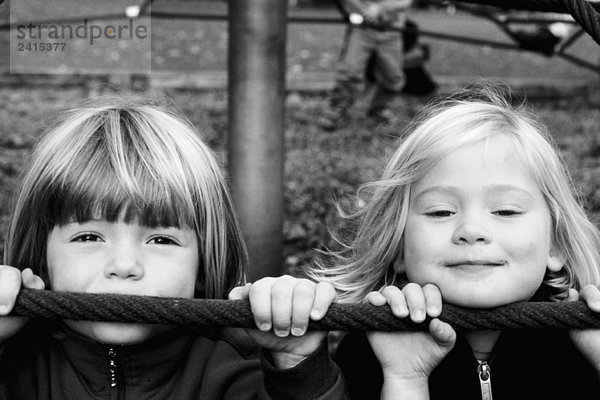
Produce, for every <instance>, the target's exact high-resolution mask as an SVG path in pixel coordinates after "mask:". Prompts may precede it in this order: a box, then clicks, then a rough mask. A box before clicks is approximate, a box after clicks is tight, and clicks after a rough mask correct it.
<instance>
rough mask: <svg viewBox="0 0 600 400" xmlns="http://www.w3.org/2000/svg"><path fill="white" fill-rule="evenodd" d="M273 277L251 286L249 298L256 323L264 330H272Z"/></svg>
mask: <svg viewBox="0 0 600 400" xmlns="http://www.w3.org/2000/svg"><path fill="white" fill-rule="evenodd" d="M273 280H274V279H273V278H263V279H261V280H259V281H257V282H255V283H254V284H252V285H251V286H250V288H249V294H248V298H249V300H250V309H251V310H252V315H253V316H254V323H255V324H256V326H257V327H258V329H260V330H261V331H263V332H267V331H269V330H271V326H272V323H271V286H272V284H273Z"/></svg>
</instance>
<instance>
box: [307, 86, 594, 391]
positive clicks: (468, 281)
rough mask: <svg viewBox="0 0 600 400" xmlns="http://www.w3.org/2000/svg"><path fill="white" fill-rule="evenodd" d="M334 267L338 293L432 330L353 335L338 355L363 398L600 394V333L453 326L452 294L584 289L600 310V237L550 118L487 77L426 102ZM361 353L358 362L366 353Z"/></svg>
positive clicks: (504, 300) (481, 297) (354, 217)
mask: <svg viewBox="0 0 600 400" xmlns="http://www.w3.org/2000/svg"><path fill="white" fill-rule="evenodd" d="M363 189H364V190H366V191H368V194H369V195H368V196H366V199H365V200H364V203H363V204H364V206H363V207H362V208H360V209H358V210H357V211H355V212H354V213H353V214H350V215H348V216H347V218H349V220H350V221H351V222H353V223H354V224H355V225H353V226H354V227H355V230H354V233H353V234H352V237H351V238H350V240H348V241H347V243H346V246H345V247H343V250H342V251H341V252H338V253H332V254H331V256H332V259H333V261H332V262H330V265H325V263H324V262H323V263H321V266H320V267H315V268H314V269H313V270H312V276H313V277H314V278H316V279H319V280H322V281H327V282H330V283H332V284H333V286H334V287H335V288H336V289H337V290H338V292H339V297H338V300H339V301H341V302H357V301H363V300H365V301H368V302H369V303H371V304H374V305H377V306H388V307H390V308H391V311H392V312H393V314H394V315H395V316H397V317H398V318H411V320H413V321H415V322H423V321H424V320H425V318H426V316H429V317H431V318H432V320H431V322H430V324H429V331H428V332H417V333H415V332H394V333H382V332H367V333H366V334H364V333H350V334H348V335H347V336H345V338H344V339H343V340H342V342H341V343H340V345H339V347H338V349H337V354H336V357H335V358H334V359H335V360H336V361H337V362H338V364H339V365H340V367H341V368H342V371H343V372H344V375H345V378H346V381H347V386H348V391H349V394H350V396H351V398H353V399H376V398H380V396H381V398H382V399H427V398H431V399H463V400H464V399H492V398H493V399H496V400H498V399H511V400H515V399H546V400H547V399H567V398H570V399H598V398H600V383H599V379H598V377H599V376H600V375H599V374H600V331H599V330H593V329H590V330H581V331H576V330H572V331H570V332H566V331H549V330H546V331H526V330H515V331H502V332H501V331H495V330H482V331H455V330H454V329H453V328H452V326H450V325H449V324H447V323H444V322H442V321H440V320H439V319H437V317H439V316H440V313H441V311H442V308H443V304H442V300H443V301H444V302H445V303H449V304H454V305H457V306H462V307H469V308H486V309H487V308H494V307H499V306H503V305H507V304H510V303H514V302H527V301H557V302H558V301H574V300H578V299H580V298H581V299H583V300H585V301H586V303H587V305H588V306H589V308H590V309H591V310H593V311H594V312H600V291H599V290H598V285H599V284H600V239H599V233H598V230H597V229H596V227H595V226H594V225H593V224H592V223H591V222H590V221H589V220H588V218H587V216H586V214H585V212H584V210H583V209H582V207H581V206H580V204H579V203H578V201H577V200H576V198H575V196H574V195H573V192H572V187H571V180H570V178H569V176H568V174H567V171H566V170H565V168H564V166H563V164H562V162H561V160H560V159H559V156H558V154H557V151H556V150H555V148H554V146H553V144H552V140H551V137H550V135H549V133H548V132H547V130H546V128H544V126H543V125H542V124H541V123H540V122H538V121H537V119H536V118H535V117H533V116H532V115H531V114H530V113H529V112H528V111H527V110H526V108H525V107H524V106H523V105H513V104H511V102H510V100H509V98H508V96H505V93H503V91H502V90H501V88H499V87H496V86H494V85H493V84H485V83H484V84H476V85H473V86H472V87H470V88H468V89H466V90H465V91H463V92H461V93H458V94H456V95H454V96H451V97H450V98H448V99H445V100H443V101H439V102H437V103H436V104H433V105H431V106H429V107H428V108H427V109H426V110H424V111H423V112H422V114H421V115H420V116H418V117H417V120H416V121H415V122H414V123H413V124H412V125H411V126H410V127H409V128H408V134H407V135H406V136H405V137H403V138H402V142H401V144H400V146H399V148H398V149H397V150H396V152H395V153H394V155H393V156H392V158H391V160H390V161H389V163H388V164H387V167H386V169H385V171H384V173H383V176H382V178H381V179H380V180H379V181H377V182H374V183H371V184H368V185H366V186H365V187H364V188H363ZM358 360H360V361H358Z"/></svg>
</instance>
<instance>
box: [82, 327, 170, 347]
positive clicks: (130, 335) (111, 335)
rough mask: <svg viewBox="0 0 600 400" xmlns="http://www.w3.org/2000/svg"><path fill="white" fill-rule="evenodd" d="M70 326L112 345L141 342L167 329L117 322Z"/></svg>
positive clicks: (98, 340) (91, 337)
mask: <svg viewBox="0 0 600 400" xmlns="http://www.w3.org/2000/svg"><path fill="white" fill-rule="evenodd" d="M71 328H72V329H74V330H76V331H77V332H79V333H81V334H83V335H85V336H87V337H89V338H90V339H93V340H95V341H97V342H100V343H104V344H114V345H132V344H137V343H142V342H145V341H146V340H148V339H150V338H152V337H153V336H156V335H157V334H159V333H161V332H164V331H165V330H167V329H168V327H166V326H163V325H150V324H127V323H119V322H79V323H75V324H73V325H71Z"/></svg>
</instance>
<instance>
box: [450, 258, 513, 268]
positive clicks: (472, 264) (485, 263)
mask: <svg viewBox="0 0 600 400" xmlns="http://www.w3.org/2000/svg"><path fill="white" fill-rule="evenodd" d="M506 264H507V262H506V261H505V260H480V259H472V260H468V259H467V260H457V261H454V260H453V261H450V262H446V264H445V265H446V267H450V268H457V267H459V268H460V267H462V268H476V267H482V268H484V267H502V266H504V265H506Z"/></svg>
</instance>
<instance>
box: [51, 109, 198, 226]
mask: <svg viewBox="0 0 600 400" xmlns="http://www.w3.org/2000/svg"><path fill="white" fill-rule="evenodd" d="M120 114H122V115H120ZM94 122H96V121H93V122H92V124H91V126H89V125H88V127H87V128H90V127H94V128H96V129H94V130H93V131H88V133H87V134H86V130H87V129H86V128H82V129H81V130H80V134H79V135H78V137H79V139H80V143H79V145H75V146H72V147H71V148H70V149H68V150H66V151H67V152H70V153H71V154H64V152H63V154H62V156H61V157H60V159H56V160H48V161H50V163H49V164H50V165H48V171H55V173H53V176H52V177H48V178H49V179H47V180H45V181H46V182H47V183H48V187H47V188H46V190H45V192H46V195H45V196H44V199H45V203H46V204H45V205H44V204H40V206H41V209H40V211H41V212H42V213H43V215H45V218H47V223H48V224H49V225H50V226H55V225H64V224H66V223H69V222H85V221H88V220H91V219H98V218H100V219H106V220H108V221H110V222H115V221H117V220H119V219H122V220H123V221H124V222H126V223H130V222H134V221H135V222H137V223H139V224H141V225H145V226H151V227H156V226H175V227H185V228H190V229H195V228H196V224H197V221H196V220H195V213H194V204H195V203H196V201H198V200H200V199H196V198H194V197H195V196H194V193H193V192H191V191H190V190H189V186H188V185H187V182H188V181H189V180H190V179H189V177H187V176H185V175H186V174H183V175H182V174H181V173H177V172H182V171H185V169H184V168H183V163H182V162H181V161H180V158H181V157H180V155H177V154H176V150H175V147H174V146H173V148H171V149H169V150H171V151H170V152H169V153H171V154H172V155H173V156H174V157H169V158H168V159H167V158H166V157H165V151H164V146H165V144H166V143H164V141H161V140H159V136H160V135H159V132H156V131H154V135H152V139H153V140H148V136H150V135H148V132H149V130H151V131H152V127H151V126H150V125H149V124H147V123H145V121H143V120H141V119H136V118H135V115H133V114H132V113H119V111H116V110H114V111H108V112H107V113H106V114H105V115H104V118H103V119H101V120H100V121H97V122H96V123H94ZM142 132H144V135H145V138H141V137H140V135H141V133H142ZM73 136H76V135H71V137H73ZM86 136H87V137H86ZM59 144H60V143H56V145H59ZM59 154H60V153H59ZM178 156H179V157H178ZM62 159H65V160H69V162H68V163H67V164H62V161H61V160H62ZM51 161H54V162H55V165H51V164H52V162H51ZM42 181H44V179H42Z"/></svg>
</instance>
